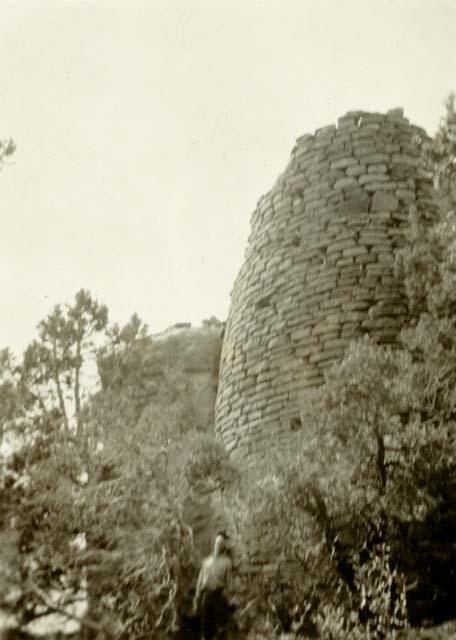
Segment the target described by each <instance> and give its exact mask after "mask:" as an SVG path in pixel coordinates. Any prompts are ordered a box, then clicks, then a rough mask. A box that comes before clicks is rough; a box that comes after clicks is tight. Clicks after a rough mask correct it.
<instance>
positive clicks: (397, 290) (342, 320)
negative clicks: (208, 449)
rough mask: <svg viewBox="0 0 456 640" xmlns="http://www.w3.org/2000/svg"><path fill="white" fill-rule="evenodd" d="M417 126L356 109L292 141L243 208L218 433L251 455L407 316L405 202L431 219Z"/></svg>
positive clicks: (277, 439) (288, 432)
mask: <svg viewBox="0 0 456 640" xmlns="http://www.w3.org/2000/svg"><path fill="white" fill-rule="evenodd" d="M419 137H425V132H424V131H423V130H422V129H420V128H418V127H416V126H413V125H411V124H410V123H409V121H408V120H407V119H406V118H405V117H404V116H403V113H402V110H401V109H394V110H391V111H389V112H388V113H387V114H386V115H385V114H380V113H365V112H361V111H354V112H350V113H347V114H346V115H345V116H343V117H342V118H340V119H339V121H338V125H337V127H336V126H334V125H331V126H328V127H324V128H322V129H319V130H318V131H316V133H315V134H314V135H304V136H302V137H301V138H299V139H298V140H297V143H296V146H295V148H294V149H293V151H292V154H291V159H290V162H289V164H288V166H287V168H286V170H285V172H284V173H283V174H282V175H281V176H280V177H279V179H278V180H277V181H276V183H275V185H274V187H273V188H272V190H271V191H269V192H268V193H267V194H266V195H265V196H263V197H262V198H261V199H260V200H259V202H258V205H257V208H256V210H255V211H254V213H253V215H252V220H251V233H250V237H249V240H248V247H247V250H246V254H245V261H244V264H243V265H242V268H241V270H240V272H239V275H238V277H237V279H236V282H235V285H234V288H233V291H232V294H231V307H230V311H229V316H228V320H227V324H226V330H225V336H224V343H223V349H222V356H221V365H220V377H219V389H218V395H217V403H216V431H217V433H218V434H219V435H221V436H222V438H223V440H224V442H225V444H226V446H227V447H228V449H229V450H230V451H233V453H234V454H236V455H238V456H241V457H244V458H249V457H252V456H257V455H259V454H261V453H262V452H264V451H266V450H268V449H269V448H270V447H271V446H273V447H280V446H282V445H286V444H289V442H290V439H291V437H292V433H293V431H294V430H296V429H298V428H300V426H301V424H300V412H299V397H300V395H301V394H302V392H303V391H305V390H306V389H309V388H311V387H315V386H319V385H321V384H322V383H323V381H324V374H325V371H326V370H327V369H328V367H330V366H332V365H333V364H334V363H335V362H337V361H340V360H341V359H342V357H343V355H344V351H345V349H346V348H347V345H348V344H349V342H350V341H351V340H352V339H353V338H356V337H358V336H360V335H363V334H365V333H368V334H369V335H370V336H371V337H372V338H373V339H374V340H376V341H377V342H378V343H381V344H394V343H395V341H396V340H397V335H398V332H399V331H400V329H401V326H402V325H403V322H404V319H405V317H406V315H407V304H406V300H405V298H404V292H403V287H402V285H401V283H400V282H398V281H397V280H396V278H395V275H394V256H395V253H396V251H397V249H398V248H399V247H401V245H402V244H403V242H404V234H405V232H406V230H407V228H408V225H409V210H410V207H416V209H417V210H418V213H419V214H422V215H425V216H426V215H432V211H433V210H434V205H433V194H432V185H431V184H430V182H429V180H428V179H427V178H426V177H424V176H423V175H421V173H420V170H419V164H420V162H419V159H420V151H419V147H418V138H419Z"/></svg>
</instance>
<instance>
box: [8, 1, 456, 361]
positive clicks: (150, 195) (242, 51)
mask: <svg viewBox="0 0 456 640" xmlns="http://www.w3.org/2000/svg"><path fill="white" fill-rule="evenodd" d="M0 53H1V55H0V137H2V138H5V137H9V136H12V137H13V138H14V140H15V142H16V144H17V152H16V154H15V155H14V156H13V158H12V160H13V162H12V164H11V165H10V166H7V167H4V168H3V171H2V173H1V174H0V203H1V216H2V230H1V235H0V287H1V293H2V301H1V306H0V348H1V347H4V346H10V347H12V348H13V350H14V351H16V353H18V354H19V353H20V352H21V351H22V349H23V348H24V347H25V346H26V344H27V343H28V342H29V341H31V340H32V339H33V338H34V337H35V334H36V331H35V327H36V324H37V323H38V322H39V320H40V319H42V318H43V317H44V316H45V315H47V313H48V312H50V311H51V309H52V307H53V305H54V304H56V303H59V302H63V303H64V302H66V301H69V300H71V299H72V298H73V296H74V294H75V292H76V291H77V290H78V289H79V288H81V287H84V288H87V289H89V290H90V291H91V292H92V294H93V295H94V296H96V297H97V298H98V299H99V300H100V301H101V302H104V303H105V304H107V305H108V308H109V311H110V319H111V321H112V322H114V321H117V322H119V323H124V322H126V321H127V320H128V318H129V317H130V316H131V314H132V313H133V312H137V313H138V314H139V315H140V317H141V318H142V319H143V320H144V321H145V322H146V323H148V324H149V327H150V329H151V331H153V332H155V331H160V330H162V329H164V328H166V327H167V326H169V325H171V324H173V323H175V322H182V321H190V322H192V323H194V324H199V323H200V321H201V320H202V319H204V318H208V317H210V316H212V315H215V316H217V317H218V318H219V319H222V320H223V319H225V318H226V315H227V311H228V305H229V294H230V290H231V288H232V285H233V282H234V279H235V277H236V274H237V272H238V270H239V268H240V266H241V263H242V259H243V254H244V250H245V247H246V243H247V236H248V232H249V222H250V215H251V212H252V211H253V210H254V208H255V205H256V202H257V200H258V199H259V197H260V196H261V194H262V193H264V192H265V191H267V190H268V189H269V188H270V187H271V186H272V184H273V182H274V180H275V178H276V177H277V175H278V174H279V173H280V172H281V171H282V170H283V169H284V168H285V165H286V163H287V161H288V158H289V155H290V152H291V149H292V147H293V144H294V141H295V139H296V138H297V137H299V136H300V135H302V134H303V133H306V132H313V131H314V130H315V129H316V128H318V127H320V126H323V125H326V124H330V123H333V122H335V121H336V120H337V118H338V117H339V116H341V115H343V114H344V113H345V112H346V111H348V110H353V109H366V110H376V111H386V110H387V109H389V108H393V107H397V106H402V107H404V110H405V115H406V116H407V117H409V118H410V119H411V120H412V121H413V122H415V123H416V124H419V125H420V126H423V127H425V128H426V129H427V130H428V132H429V133H433V132H434V131H435V129H436V127H437V125H438V122H439V118H440V117H441V115H442V113H443V101H444V99H445V97H446V96H447V95H448V93H449V92H450V91H453V90H456V76H455V70H456V0H359V1H357V0H356V1H355V0H331V1H330V2H325V1H322V0H296V1H292V0H280V1H274V0H263V1H260V0H224V1H221V0H166V1H165V0H151V1H149V2H134V1H132V0H123V1H120V0H119V1H117V2H108V1H104V2H101V1H97V0H86V1H85V2H65V1H63V0H60V1H56V2H48V1H47V0H39V1H38V0H36V1H33V2H24V1H21V0H16V1H14V2H5V1H0Z"/></svg>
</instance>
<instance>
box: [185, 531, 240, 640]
mask: <svg viewBox="0 0 456 640" xmlns="http://www.w3.org/2000/svg"><path fill="white" fill-rule="evenodd" d="M232 570H233V563H232V560H231V557H230V554H229V549H228V536H227V535H226V533H224V532H223V531H219V532H218V533H217V535H216V536H215V541H214V548H213V551H212V553H211V555H210V556H208V557H207V558H205V559H204V560H203V562H202V564H201V570H200V572H199V576H198V581H197V584H196V593H195V598H194V602H193V608H194V611H195V613H198V614H199V617H200V621H201V638H202V640H213V638H217V637H221V634H222V635H223V631H224V629H225V628H226V626H227V624H228V622H229V620H230V617H231V613H232V609H231V607H230V604H229V597H230V596H231V595H232Z"/></svg>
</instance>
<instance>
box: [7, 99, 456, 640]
mask: <svg viewBox="0 0 456 640" xmlns="http://www.w3.org/2000/svg"><path fill="white" fill-rule="evenodd" d="M1 148H3V147H0V149H1ZM423 168H424V170H426V171H428V172H429V174H430V175H431V176H432V177H433V179H434V181H435V185H436V191H437V194H438V204H439V214H438V218H437V219H430V218H429V216H427V215H426V212H425V211H424V212H423V211H420V212H418V211H414V210H412V211H411V231H410V237H409V242H408V243H407V245H406V246H405V247H404V249H403V250H402V251H401V252H400V254H399V255H398V257H397V265H396V266H397V277H398V279H399V280H400V281H401V282H403V283H404V287H405V291H406V294H407V297H408V300H409V306H410V318H411V320H410V323H409V325H408V326H406V327H404V329H403V332H402V334H401V340H400V345H399V346H398V348H395V349H394V350H391V349H387V348H384V347H379V346H376V345H375V344H372V343H371V342H370V341H369V340H368V339H367V338H366V339H362V340H360V341H358V342H355V343H353V344H352V345H351V347H350V349H349V350H348V352H347V354H346V357H345V359H344V360H343V362H341V363H340V364H339V365H337V366H335V367H334V368H333V369H332V370H331V371H330V373H329V374H328V377H327V380H326V384H325V385H324V387H322V388H321V389H318V390H315V391H313V392H312V393H308V394H306V395H305V396H303V398H302V421H303V424H304V428H303V430H302V431H301V432H299V433H298V434H296V440H295V441H293V443H292V444H293V446H292V447H291V448H290V450H289V451H283V452H280V453H278V452H276V453H274V454H271V456H270V459H268V460H266V461H264V464H259V465H258V466H257V467H256V468H254V469H250V470H248V471H246V470H242V472H241V470H240V469H237V468H236V467H235V466H234V464H233V463H232V462H231V461H230V460H229V459H228V457H227V455H226V453H225V451H224V449H223V447H222V446H221V444H220V443H219V442H217V441H216V440H215V439H214V438H213V436H212V434H211V433H210V431H207V430H206V429H205V428H203V426H202V424H201V421H200V420H199V418H198V411H197V408H196V407H195V406H192V402H191V394H190V395H189V394H186V393H185V389H186V381H185V376H183V374H182V373H179V372H176V371H175V370H173V367H172V366H171V363H170V362H169V361H168V360H167V355H166V352H163V351H162V352H160V349H159V348H158V347H157V346H156V345H154V343H153V341H152V340H151V338H150V336H149V335H148V331H147V328H146V327H145V326H144V325H143V323H142V322H141V320H140V319H139V318H138V317H137V316H133V317H132V319H131V321H130V322H129V323H128V324H127V325H126V326H125V327H123V328H120V327H118V326H113V327H109V322H108V311H107V309H106V307H105V306H104V305H102V304H100V303H99V302H98V301H96V300H95V299H94V298H93V297H92V296H91V294H90V293H89V292H87V291H80V292H78V293H77V295H76V297H75V300H74V303H73V304H72V305H69V306H66V307H56V308H55V309H54V310H53V311H52V313H51V314H50V315H49V316H48V317H47V318H45V319H44V320H43V321H42V322H41V323H40V325H39V327H38V336H37V338H36V339H35V340H34V341H33V342H32V343H31V344H30V346H29V347H28V348H27V349H26V351H25V352H24V355H23V358H22V359H21V360H20V361H16V360H15V358H14V357H13V355H12V354H11V353H10V352H9V350H7V349H6V350H4V351H3V352H2V354H1V358H0V418H1V422H0V428H1V431H0V438H3V439H7V438H9V437H10V435H11V434H13V436H14V438H15V441H16V452H15V454H14V455H13V456H12V457H11V459H10V460H8V461H6V460H4V461H3V463H2V467H1V470H0V474H1V475H0V482H1V489H2V494H1V502H0V527H1V532H0V535H1V536H2V545H1V554H2V557H1V561H2V567H4V568H5V570H4V571H3V572H2V573H1V574H0V603H1V605H2V607H3V608H4V609H8V610H10V611H12V612H14V614H15V615H16V618H17V622H18V625H19V626H22V627H23V626H25V625H26V624H27V623H28V622H29V621H31V620H33V619H35V618H38V617H40V616H44V615H46V614H47V613H48V612H49V611H53V610H54V611H63V612H65V615H66V616H71V615H74V617H77V618H78V621H79V623H81V631H80V635H79V636H78V637H81V638H83V637H84V638H100V639H101V638H126V639H127V638H132V639H133V638H146V637H158V634H159V633H161V632H163V633H168V634H171V633H173V632H174V633H175V632H176V630H177V628H178V626H179V622H180V619H181V616H182V612H185V608H186V602H187V601H186V599H187V595H188V592H189V589H190V587H191V585H192V584H194V580H195V572H196V570H197V565H198V562H199V560H200V557H199V554H198V549H197V548H196V545H195V544H194V531H193V528H192V526H191V520H190V518H189V515H188V514H189V509H188V506H189V504H191V503H192V502H195V501H196V502H198V501H201V500H204V499H208V497H209V498H210V500H211V505H212V507H211V508H212V512H213V521H216V522H218V523H223V526H224V527H226V528H227V529H228V530H229V532H230V533H231V536H232V538H233V540H234V548H235V552H236V554H235V556H242V555H243V553H244V552H245V553H247V552H248V553H250V555H252V554H253V555H254V554H255V553H256V554H260V555H261V554H262V555H263V557H264V558H265V559H271V558H274V559H276V560H278V565H277V567H276V569H275V570H274V571H273V572H271V573H270V574H269V575H267V576H266V577H265V575H266V574H264V575H263V574H261V575H262V577H261V579H260V578H252V579H251V580H250V581H248V580H246V581H244V583H242V584H241V583H239V585H238V587H239V588H238V613H237V622H238V624H239V626H240V627H241V629H242V636H241V637H246V636H247V635H248V634H250V637H251V638H255V637H257V638H259V637H263V638H272V637H275V636H276V635H277V634H278V633H279V632H281V631H288V630H289V629H290V628H291V627H293V625H294V628H295V630H296V633H298V628H301V630H302V631H303V633H305V634H307V636H309V635H310V636H312V635H313V636H315V637H322V638H328V639H329V638H333V639H339V638H346V637H353V638H367V637H370V638H386V637H395V636H397V635H398V634H401V633H406V632H407V629H408V627H409V626H410V625H424V624H438V623H442V622H444V621H446V620H449V619H450V618H452V617H454V616H455V612H454V593H455V592H456V551H455V549H456V430H455V421H456V413H455V406H456V395H455V393H456V392H455V389H456V287H455V276H456V254H455V248H456V210H455V204H456V111H455V104H454V99H453V98H450V99H449V100H448V102H447V104H446V110H445V115H444V118H443V120H442V124H441V127H440V129H439V131H438V133H437V135H436V136H435V138H434V139H433V140H432V141H430V142H429V141H423ZM175 346H176V345H175ZM151 369H152V374H150V371H151ZM146 370H147V371H148V372H149V373H148V375H147V376H146V375H145V371H146ZM89 379H90V393H88V392H87V391H84V389H85V387H86V385H87V381H88V380H89ZM18 443H19V444H18ZM238 560H239V557H235V561H236V562H237V561H238ZM81 598H83V599H84V601H86V602H87V606H86V608H85V610H84V612H83V614H81V613H75V611H76V609H71V606H70V605H71V603H72V602H74V601H75V600H77V599H81ZM72 612H73V613H72Z"/></svg>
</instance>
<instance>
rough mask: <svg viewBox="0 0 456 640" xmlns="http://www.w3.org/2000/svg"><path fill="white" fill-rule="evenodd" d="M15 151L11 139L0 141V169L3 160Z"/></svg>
mask: <svg viewBox="0 0 456 640" xmlns="http://www.w3.org/2000/svg"><path fill="white" fill-rule="evenodd" d="M15 151H16V145H15V144H14V141H13V139H12V138H9V139H8V140H0V167H1V166H2V164H3V162H4V161H5V159H6V158H8V157H9V156H11V155H13V153H14V152H15Z"/></svg>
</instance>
